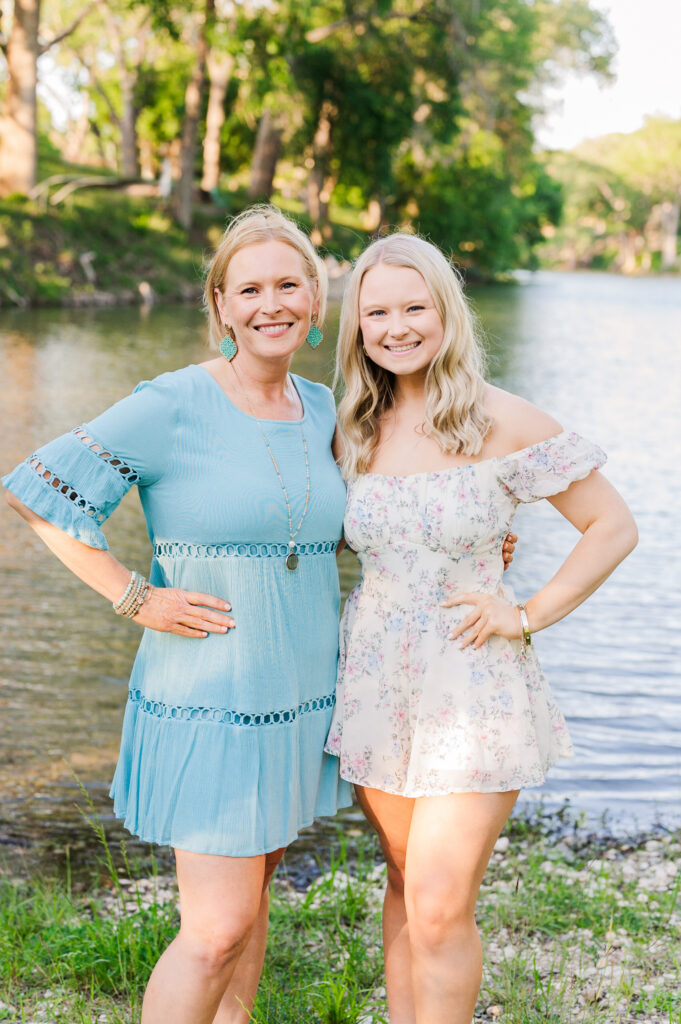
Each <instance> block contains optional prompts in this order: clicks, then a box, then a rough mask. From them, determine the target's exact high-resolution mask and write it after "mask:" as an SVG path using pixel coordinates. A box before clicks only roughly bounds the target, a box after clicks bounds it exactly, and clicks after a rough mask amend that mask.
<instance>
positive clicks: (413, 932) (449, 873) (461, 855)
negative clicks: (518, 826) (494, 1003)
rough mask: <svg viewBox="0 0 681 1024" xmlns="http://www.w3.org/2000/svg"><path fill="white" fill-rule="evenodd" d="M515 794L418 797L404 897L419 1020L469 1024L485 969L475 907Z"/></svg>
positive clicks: (422, 1022)
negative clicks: (495, 844)
mask: <svg viewBox="0 0 681 1024" xmlns="http://www.w3.org/2000/svg"><path fill="white" fill-rule="evenodd" d="M517 796H518V793H517V792H516V791H514V792H509V793H456V794H451V795H449V796H441V797H421V798H420V799H418V800H416V801H415V806H414V813H413V815H412V820H411V827H410V831H409V844H408V847H407V863H406V885H405V902H406V907H407V917H408V921H409V939H410V943H411V958H412V983H413V992H414V1004H415V1008H416V1021H417V1024H471V1019H472V1017H473V1012H474V1010H475V1002H476V999H477V996H478V991H479V988H480V979H481V974H482V949H481V945H480V936H479V934H478V930H477V926H476V924H475V904H476V900H477V897H478V890H479V888H480V883H481V881H482V878H483V876H484V874H485V870H486V868H487V863H488V861H489V858H490V855H491V853H492V849H493V847H494V843H495V841H496V839H497V836H498V835H499V833H500V831H501V829H502V828H503V826H504V823H505V822H506V820H507V818H508V816H509V814H510V813H511V810H512V809H513V805H514V803H515V801H516V799H517Z"/></svg>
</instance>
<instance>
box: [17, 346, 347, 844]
mask: <svg viewBox="0 0 681 1024" xmlns="http://www.w3.org/2000/svg"><path fill="white" fill-rule="evenodd" d="M293 380H294V384H295V386H296V389H297V391H298V393H299V396H300V399H301V402H302V405H303V410H304V415H303V418H302V420H299V421H297V422H290V421H279V420H266V421H265V420H263V421H261V423H262V426H263V428H264V430H265V432H266V435H267V439H268V441H269V443H270V446H271V449H272V453H273V455H274V457H275V458H276V460H277V462H278V464H279V469H280V472H281V476H282V478H283V481H284V483H285V485H286V489H287V492H288V497H289V503H290V506H291V512H292V520H293V528H294V530H295V527H296V526H297V524H298V522H299V520H300V518H301V516H302V514H303V509H304V506H305V495H306V468H305V453H304V445H303V432H304V437H305V440H306V443H307V449H308V458H309V477H310V498H309V508H308V510H307V514H306V515H305V518H304V521H303V524H302V527H301V529H300V532H299V534H298V535H297V537H296V545H297V550H298V555H299V566H298V568H297V569H296V570H295V571H291V570H289V569H287V567H286V554H287V552H288V541H289V525H288V516H287V510H286V503H285V500H284V495H283V491H282V487H281V484H280V482H279V478H278V476H277V473H276V471H275V469H274V466H273V463H272V459H271V457H270V455H269V453H268V451H267V448H266V445H265V442H264V440H263V436H262V433H261V431H260V428H259V426H258V421H257V420H256V419H254V418H253V417H252V416H249V415H248V414H246V413H244V412H242V411H241V410H240V409H238V408H237V407H236V406H235V405H234V404H233V403H231V402H230V401H229V399H228V398H227V396H226V395H225V393H224V392H223V391H222V389H221V388H220V386H219V385H218V383H217V382H216V381H215V380H214V378H213V377H212V376H211V375H210V374H209V373H208V372H207V370H205V369H203V368H202V367H200V366H188V367H186V368H185V369H182V370H177V371H175V372H174V373H166V374H163V375H162V376H160V377H157V378H156V379H155V380H153V381H145V382H143V383H142V384H140V385H138V387H137V388H136V389H135V391H134V393H133V394H132V395H130V396H128V397H127V398H124V399H123V400H122V401H120V402H118V403H117V404H116V405H114V406H112V407H111V408H110V409H108V410H107V411H106V412H104V413H103V414H102V415H101V416H98V417H97V418H96V419H94V420H92V421H91V422H89V423H85V424H83V425H81V426H79V427H76V428H75V429H74V430H73V431H72V432H71V433H68V434H64V435H63V436H62V437H59V438H57V439H56V440H55V441H52V442H51V443H49V444H47V445H45V446H44V447H42V448H40V449H39V450H38V451H37V452H36V453H35V454H34V455H32V456H31V457H29V458H28V459H27V460H26V461H25V462H23V463H22V464H21V465H19V466H18V467H17V468H16V469H15V470H14V471H13V472H12V473H10V474H9V475H8V476H7V477H5V478H4V480H3V482H4V483H5V485H6V486H7V487H8V488H9V489H10V490H11V491H13V492H14V494H16V495H17V497H18V498H20V500H21V501H22V502H23V503H24V504H25V505H27V506H28V507H29V508H30V509H32V510H33V511H34V512H35V513H36V514H37V515H38V516H40V517H42V518H43V519H46V520H48V521H49V522H51V523H54V524H55V525H56V526H58V527H60V528H61V529H62V530H65V531H66V532H67V533H68V534H70V535H71V536H72V537H75V538H76V539H77V540H79V541H82V542H83V543H84V544H87V545H89V546H90V547H94V548H100V549H105V548H106V547H107V543H106V540H105V538H104V535H103V533H102V531H101V526H102V524H103V522H104V521H105V520H106V519H107V517H108V516H109V515H110V514H111V513H112V512H113V510H114V509H115V508H116V506H117V505H118V503H119V502H120V500H121V498H122V497H123V495H124V494H125V493H126V491H127V490H128V489H129V488H130V487H131V486H132V485H133V484H136V485H137V487H138V489H139V495H140V499H141V502H142V507H143V509H144V514H145V517H146V522H147V528H148V531H149V538H150V540H151V543H152V545H153V559H152V564H151V574H150V579H151V582H152V583H153V584H154V586H157V587H179V588H182V589H183V590H195V591H200V592H202V593H206V594H212V595H215V596H217V597H220V598H223V599H224V600H226V601H229V602H230V604H231V605H232V612H231V614H232V616H233V618H234V620H235V622H236V628H235V629H233V630H230V631H229V632H228V633H227V634H217V633H211V634H210V635H209V636H208V637H207V638H205V639H203V638H192V637H183V636H178V635H175V634H172V633H161V632H158V631H156V630H152V629H145V630H144V634H143V636H142V642H141V644H140V647H139V651H138V653H137V657H136V659H135V663H134V666H133V670H132V676H131V679H130V690H129V695H128V703H127V707H126V711H125V719H124V723H123V736H122V741H121V751H120V757H119V761H118V765H117V768H116V773H115V776H114V780H113V784H112V789H111V795H112V796H113V799H114V811H115V813H116V815H117V816H118V817H120V818H122V819H123V820H124V822H125V825H126V827H127V828H128V829H129V830H130V831H131V832H132V833H134V834H135V835H138V836H140V838H142V839H143V840H147V841H150V842H156V843H163V844H168V845H170V846H174V847H177V848H179V849H183V850H192V851H195V852H198V853H213V854H223V855H227V856H235V857H247V856H254V855H257V854H262V853H266V852H269V851H271V850H275V849H278V848H279V847H283V846H286V845H287V844H288V843H290V842H291V841H292V840H293V839H294V838H295V837H296V834H297V833H298V831H299V829H301V828H303V827H304V826H306V825H309V824H310V823H311V822H312V820H313V818H314V817H316V816H317V815H332V814H334V813H335V812H336V810H337V809H338V808H339V807H343V806H347V805H348V804H349V803H350V786H349V784H348V783H347V782H344V781H343V780H340V779H339V775H338V760H337V758H336V757H334V756H332V755H330V754H328V753H324V752H323V747H324V741H325V738H326V734H327V732H328V728H329V723H330V720H331V715H332V712H333V705H334V690H335V681H336V663H337V656H338V611H339V588H338V575H337V571H336V560H335V551H336V547H337V543H338V540H339V538H340V536H341V532H342V524H343V511H344V507H345V487H344V484H343V481H342V479H341V476H340V473H339V471H338V468H337V466H336V465H335V463H334V460H333V456H332V453H331V439H332V436H333V431H334V424H335V410H334V405H333V398H332V396H331V393H330V391H329V390H328V388H326V387H324V386H323V385H321V384H314V383H311V382H310V381H306V380H304V379H302V378H300V377H297V376H294V377H293Z"/></svg>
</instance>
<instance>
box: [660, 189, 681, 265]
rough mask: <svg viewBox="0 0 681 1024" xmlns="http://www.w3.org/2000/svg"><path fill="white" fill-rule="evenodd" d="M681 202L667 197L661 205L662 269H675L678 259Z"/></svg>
mask: <svg viewBox="0 0 681 1024" xmlns="http://www.w3.org/2000/svg"><path fill="white" fill-rule="evenodd" d="M680 214H681V202H679V200H678V199H677V200H676V202H671V200H669V199H667V200H665V202H664V203H662V204H661V207H660V231H661V233H662V247H661V252H662V260H661V267H662V270H673V269H674V267H676V265H677V259H678V236H679V215H680Z"/></svg>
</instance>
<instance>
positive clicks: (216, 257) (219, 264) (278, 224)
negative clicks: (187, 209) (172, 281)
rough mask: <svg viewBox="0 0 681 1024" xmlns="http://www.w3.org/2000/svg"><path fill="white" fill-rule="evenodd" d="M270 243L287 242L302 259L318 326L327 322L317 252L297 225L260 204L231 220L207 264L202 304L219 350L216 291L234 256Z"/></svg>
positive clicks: (221, 288)
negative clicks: (315, 306)
mask: <svg viewBox="0 0 681 1024" xmlns="http://www.w3.org/2000/svg"><path fill="white" fill-rule="evenodd" d="M270 241H275V242H285V243H286V245H290V246H291V247H292V248H293V249H295V250H296V252H297V253H298V255H299V256H300V257H301V259H302V261H303V266H304V268H305V273H306V275H307V278H308V280H309V281H310V283H311V284H312V286H313V290H314V295H315V301H316V302H317V303H318V306H319V309H318V313H317V317H318V320H319V324H320V326H321V325H322V324H323V323H324V317H325V315H326V299H327V295H328V291H329V279H328V276H327V273H326V267H325V266H324V264H323V263H322V261H321V260H320V258H319V256H318V255H317V250H316V249H315V247H314V245H313V244H312V242H311V241H310V239H309V238H308V236H307V235H306V234H305V232H304V231H302V230H301V229H300V228H299V227H298V225H297V224H296V222H295V221H293V220H291V218H290V217H287V216H286V215H285V214H283V213H282V212H281V210H280V209H279V208H278V207H277V206H270V205H268V204H266V203H259V204H256V205H255V206H250V207H249V208H248V209H247V210H242V212H241V213H240V214H238V215H237V216H236V217H234V219H233V220H231V221H230V223H229V224H228V225H227V229H226V231H225V233H224V235H223V236H222V238H221V239H220V244H219V245H218V247H217V249H216V250H215V252H214V254H213V258H212V259H211V261H210V263H209V265H208V270H207V272H206V283H205V285H204V291H203V304H204V307H205V309H206V311H207V313H208V324H209V331H210V337H211V341H212V342H213V343H214V344H215V346H216V347H219V345H220V342H221V341H222V338H223V337H224V334H225V331H224V327H223V325H222V318H221V316H220V310H219V309H218V305H217V302H216V301H215V289H216V288H217V289H218V291H220V292H223V291H224V288H225V281H226V279H227V269H228V267H229V262H230V260H231V259H232V256H234V254H235V253H237V252H238V251H239V250H240V249H243V248H244V247H245V246H247V245H257V244H258V243H260V242H270Z"/></svg>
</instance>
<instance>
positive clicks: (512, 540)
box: [501, 533, 518, 572]
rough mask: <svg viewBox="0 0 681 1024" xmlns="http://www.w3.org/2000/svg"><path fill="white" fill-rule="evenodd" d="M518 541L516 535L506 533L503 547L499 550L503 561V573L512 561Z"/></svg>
mask: <svg viewBox="0 0 681 1024" xmlns="http://www.w3.org/2000/svg"><path fill="white" fill-rule="evenodd" d="M517 540H518V534H517V533H507V534H506V539H505V541H504V544H503V547H502V549H501V555H502V558H503V559H504V572H506V570H507V569H508V567H509V565H510V564H511V562H512V561H513V552H514V551H515V546H516V542H517Z"/></svg>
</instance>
